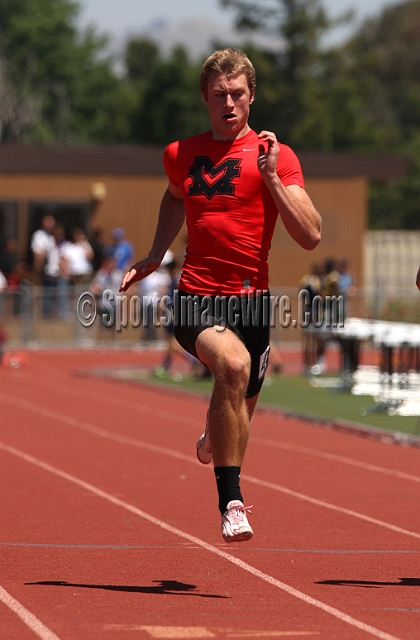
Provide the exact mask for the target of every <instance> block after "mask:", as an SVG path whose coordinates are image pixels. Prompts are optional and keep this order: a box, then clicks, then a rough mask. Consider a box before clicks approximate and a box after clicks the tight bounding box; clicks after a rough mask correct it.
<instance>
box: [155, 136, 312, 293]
mask: <svg viewBox="0 0 420 640" xmlns="http://www.w3.org/2000/svg"><path fill="white" fill-rule="evenodd" d="M260 144H261V141H260V139H259V138H258V135H257V134H256V133H255V131H252V130H251V131H249V132H248V133H247V134H246V135H245V136H243V137H242V138H238V139H237V140H229V141H220V140H214V139H213V138H212V135H211V132H210V131H209V132H207V133H203V134H200V135H197V136H193V137H191V138H187V139H186V140H181V141H177V142H173V143H171V144H169V145H168V146H167V147H166V149H165V153H164V157H163V162H164V166H165V170H166V173H167V175H168V178H169V181H170V183H171V184H172V185H174V186H176V187H179V188H180V189H181V190H182V194H183V198H184V202H185V210H186V223H187V228H188V245H187V249H186V254H185V260H184V265H183V268H182V276H181V279H180V283H179V288H180V289H182V290H184V291H186V292H188V293H197V294H201V295H234V294H240V293H243V292H244V291H246V292H250V293H252V292H255V291H264V290H266V289H268V262H267V260H268V252H269V249H270V246H271V240H272V237H273V233H274V227H275V224H276V221H277V216H278V211H277V208H276V205H275V203H274V200H273V198H272V197H271V195H270V192H269V190H268V188H267V187H266V185H265V183H264V181H263V179H262V177H261V174H260V172H259V170H258V165H257V159H258V148H259V145H260ZM279 149H280V153H279V159H278V163H277V174H278V176H279V178H280V180H281V182H282V184H283V185H284V186H285V187H287V186H288V185H291V184H297V185H299V186H301V187H303V186H304V181H303V176H302V170H301V167H300V163H299V160H298V158H297V157H296V154H295V153H294V152H293V151H292V149H290V147H288V146H286V145H284V144H280V143H279Z"/></svg>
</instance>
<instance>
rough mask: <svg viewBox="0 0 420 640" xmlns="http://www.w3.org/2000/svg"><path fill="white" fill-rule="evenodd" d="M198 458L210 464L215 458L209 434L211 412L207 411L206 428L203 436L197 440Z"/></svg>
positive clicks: (203, 462)
mask: <svg viewBox="0 0 420 640" xmlns="http://www.w3.org/2000/svg"><path fill="white" fill-rule="evenodd" d="M197 458H198V460H199V461H200V462H201V463H202V464H210V462H211V461H212V459H213V454H212V452H211V445H210V434H209V412H208V411H207V417H206V428H205V430H204V433H203V435H202V436H200V437H199V439H198V440H197Z"/></svg>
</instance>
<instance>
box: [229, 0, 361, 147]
mask: <svg viewBox="0 0 420 640" xmlns="http://www.w3.org/2000/svg"><path fill="white" fill-rule="evenodd" d="M220 1H221V4H222V6H225V7H228V8H233V9H235V10H236V12H237V15H236V25H237V27H238V28H239V29H246V30H249V29H253V30H261V31H264V32H267V33H270V34H271V35H275V36H277V38H278V41H279V51H278V52H276V53H273V52H267V51H266V52H261V53H260V55H258V54H257V55H256V51H255V48H250V47H244V48H245V49H246V51H247V52H248V53H250V54H251V52H252V59H253V62H254V63H255V67H256V71H257V81H258V85H257V100H256V102H255V105H254V107H253V114H252V118H253V123H255V126H257V128H272V129H273V130H274V131H275V132H276V133H277V135H278V136H279V138H281V140H282V141H283V142H287V143H290V144H292V145H294V146H295V147H297V148H300V149H305V150H315V149H316V150H331V148H332V146H333V131H332V128H331V119H330V118H329V113H328V87H327V85H326V84H325V83H324V82H323V78H322V69H323V66H322V65H323V56H324V54H323V50H322V47H321V42H322V36H323V35H324V34H325V33H326V32H327V31H328V29H330V28H331V27H333V26H334V25H336V24H338V23H340V22H342V21H343V20H345V19H348V17H349V16H347V15H346V16H343V17H342V18H340V19H339V20H332V19H330V18H329V17H328V15H327V13H326V11H325V10H324V8H323V6H322V3H321V1H320V0H277V1H276V2H273V0H262V2H258V3H256V2H249V1H243V0H220ZM260 99H261V102H262V101H265V102H266V105H265V106H263V105H261V106H260V102H259V101H260Z"/></svg>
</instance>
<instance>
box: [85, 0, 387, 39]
mask: <svg viewBox="0 0 420 640" xmlns="http://www.w3.org/2000/svg"><path fill="white" fill-rule="evenodd" d="M79 2H80V4H81V6H82V13H81V24H82V25H86V24H89V23H93V24H95V25H96V26H97V27H98V29H99V31H100V32H104V31H106V32H108V33H110V34H111V35H113V36H114V37H116V38H122V37H125V36H126V35H127V34H131V33H133V32H141V31H144V30H145V29H147V28H148V27H150V25H152V24H153V23H155V22H156V21H158V20H160V19H162V18H163V19H165V20H167V21H169V22H175V23H176V22H180V21H186V20H188V19H191V18H205V19H208V20H210V21H213V22H215V23H217V24H220V25H226V24H230V25H231V24H232V22H233V15H234V14H233V12H232V11H227V10H226V9H222V8H221V6H220V3H219V1H218V0H118V1H116V0H79ZM396 2H397V0H394V1H393V0H323V4H324V7H325V8H326V9H327V10H328V12H329V13H330V15H331V16H332V17H335V16H337V15H338V14H339V13H341V12H343V11H346V10H348V9H354V10H355V11H356V17H357V18H358V19H359V20H361V19H364V18H366V17H368V16H370V15H375V14H377V13H379V12H380V11H381V9H382V8H383V7H384V6H386V5H388V4H395V3H396ZM339 33H340V32H339ZM338 37H340V35H338Z"/></svg>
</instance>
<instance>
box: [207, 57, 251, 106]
mask: <svg viewBox="0 0 420 640" xmlns="http://www.w3.org/2000/svg"><path fill="white" fill-rule="evenodd" d="M213 71H216V72H217V73H225V74H226V75H227V77H228V78H230V77H232V76H239V75H240V74H242V73H243V74H244V75H245V77H246V79H247V82H248V87H249V89H250V91H251V93H255V88H256V85H257V83H256V76H255V69H254V67H253V65H252V62H251V61H250V59H249V58H248V56H247V55H246V54H245V53H244V52H243V51H241V49H235V48H232V47H229V48H227V49H219V50H218V51H215V52H214V53H213V54H212V55H211V56H210V57H209V58H207V60H206V61H205V63H204V65H203V68H202V69H201V73H200V90H201V93H202V94H203V95H204V97H205V98H207V85H208V82H209V77H210V74H211V73H213Z"/></svg>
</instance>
